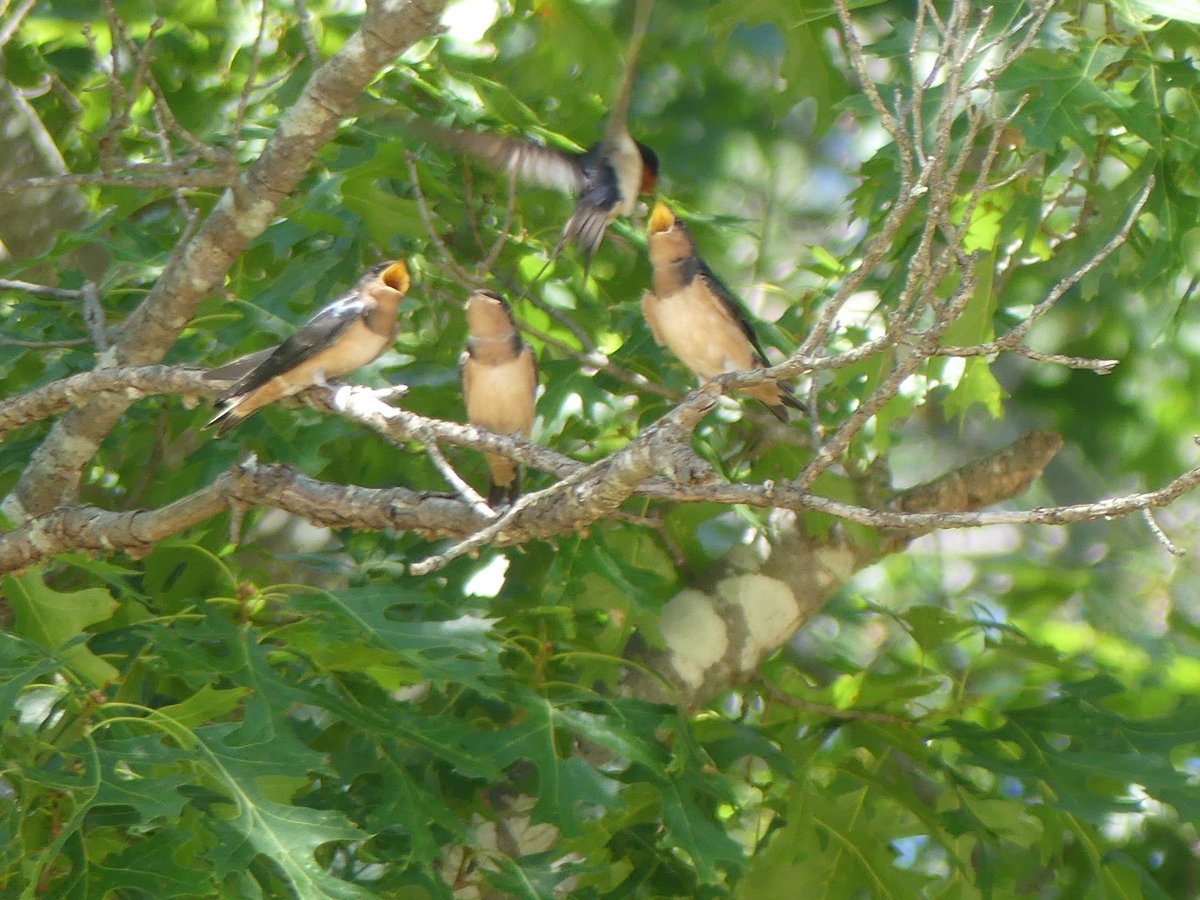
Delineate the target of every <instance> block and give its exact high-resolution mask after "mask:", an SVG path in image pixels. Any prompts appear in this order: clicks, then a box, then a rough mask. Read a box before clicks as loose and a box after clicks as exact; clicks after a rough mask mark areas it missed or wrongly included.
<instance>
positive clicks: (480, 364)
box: [458, 291, 537, 507]
mask: <svg viewBox="0 0 1200 900" xmlns="http://www.w3.org/2000/svg"><path fill="white" fill-rule="evenodd" d="M458 373H459V377H460V378H461V380H462V391H463V402H464V403H465V404H466V407H467V421H468V422H470V423H471V424H472V425H474V426H476V427H478V428H486V429H487V430H488V431H494V432H496V433H497V434H519V435H521V436H522V437H529V432H530V431H531V430H532V429H533V400H534V394H535V393H536V392H537V365H536V364H535V363H534V361H533V351H532V350H530V349H529V345H527V344H526V343H525V342H524V341H523V340H521V336H520V335H519V334H518V333H517V324H516V322H515V321H514V320H513V317H512V312H511V310H509V308H508V304H507V303H505V302H504V298H503V297H501V296H500V295H499V294H496V293H493V292H492V291H475V292H474V293H473V294H471V297H470V299H468V300H467V349H466V350H464V351H463V354H462V356H461V357H460V358H459V362H458ZM484 458H485V459H486V460H487V467H488V471H489V472H490V473H491V481H490V484H489V486H488V504H489V505H491V506H493V507H495V506H496V505H497V504H500V503H504V502H508V503H512V502H514V501H515V500H516V499H517V497H518V495H519V494H520V493H521V472H520V469H518V467H517V464H516V463H515V462H514V461H513V460H511V459H509V458H508V457H505V456H497V455H496V454H494V453H485V454H484Z"/></svg>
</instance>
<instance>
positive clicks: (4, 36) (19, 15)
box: [0, 0, 37, 50]
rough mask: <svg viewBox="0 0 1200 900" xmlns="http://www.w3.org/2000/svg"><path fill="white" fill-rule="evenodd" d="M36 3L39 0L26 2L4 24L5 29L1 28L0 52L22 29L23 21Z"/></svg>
mask: <svg viewBox="0 0 1200 900" xmlns="http://www.w3.org/2000/svg"><path fill="white" fill-rule="evenodd" d="M36 2H37V0H25V2H24V3H22V4H21V5H20V6H18V7H17V8H16V9H14V10H13V12H12V15H11V17H10V18H9V20H8V21H7V22H5V23H4V27H3V28H0V50H3V49H4V47H5V45H7V44H8V42H9V41H11V40H12V39H13V35H14V34H16V33H17V29H18V28H20V27H21V21H22V20H23V19H24V18H25V17H26V16H27V15H29V11H30V10H31V9H33V5H34V4H35V3H36ZM6 5H7V4H6Z"/></svg>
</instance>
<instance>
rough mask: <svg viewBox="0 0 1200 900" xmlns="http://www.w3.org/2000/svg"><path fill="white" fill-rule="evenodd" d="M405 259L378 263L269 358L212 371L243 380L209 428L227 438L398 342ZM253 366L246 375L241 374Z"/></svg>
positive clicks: (230, 392)
mask: <svg viewBox="0 0 1200 900" xmlns="http://www.w3.org/2000/svg"><path fill="white" fill-rule="evenodd" d="M408 285H409V278H408V267H407V266H406V265H405V264H404V260H395V261H393V262H385V263H379V264H378V265H375V266H372V267H371V268H370V269H369V270H367V272H366V274H365V275H363V276H362V278H360V279H359V280H358V283H357V284H355V285H354V287H352V288H351V289H350V290H349V291H347V292H346V293H345V294H343V295H342V296H341V297H339V298H338V299H337V300H334V301H333V302H332V303H330V304H329V305H328V306H326V307H325V308H324V309H322V310H321V311H320V312H318V313H317V314H316V315H315V316H313V317H312V318H311V319H309V320H308V321H307V322H305V323H304V324H303V325H302V326H300V330H299V331H297V332H296V333H295V334H293V335H292V336H291V337H289V338H288V339H287V340H286V341H284V342H283V343H282V344H280V345H279V346H278V347H276V348H275V349H274V350H273V351H270V353H269V354H267V355H265V358H264V359H262V360H261V361H258V357H259V356H261V355H264V354H266V351H259V353H258V354H251V355H250V356H249V357H243V358H242V359H238V360H234V361H233V362H231V363H226V364H225V365H224V366H221V367H219V368H218V369H215V370H213V371H212V372H210V373H209V374H210V377H211V376H213V375H214V374H217V373H226V372H227V373H229V375H230V376H231V377H237V378H238V380H237V381H236V382H235V383H234V384H233V385H232V386H231V387H230V388H229V389H228V390H226V391H225V393H223V394H222V395H221V396H220V397H218V398H217V406H218V407H219V408H220V410H219V412H218V413H217V414H216V415H215V416H213V417H212V419H210V420H209V422H208V423H207V424H206V425H205V426H204V427H205V428H208V427H209V426H211V425H216V426H217V434H224V433H225V432H227V431H228V430H229V429H230V428H232V427H233V426H234V425H236V424H237V423H238V422H240V421H242V419H244V418H246V417H247V416H249V415H251V414H252V413H254V412H256V411H258V410H260V409H262V408H263V407H264V406H266V405H267V404H268V403H273V402H274V401H276V400H278V399H279V398H280V397H289V396H291V395H292V394H295V393H298V392H299V391H302V390H304V389H305V388H307V387H311V386H312V385H314V384H321V383H323V382H324V381H325V380H327V379H329V378H337V377H338V376H339V375H345V374H346V373H347V372H350V371H352V370H354V369H357V368H358V367H359V366H365V365H366V364H367V363H369V362H371V360H373V359H375V358H376V357H378V356H379V355H380V354H382V353H383V351H384V350H386V349H387V348H388V347H390V346H391V345H392V341H394V340H395V339H396V332H397V330H398V329H399V322H398V321H397V319H396V312H397V308H398V307H399V305H400V300H401V299H402V298H403V297H404V295H405V294H406V293H407V292H408ZM248 364H253V367H252V368H250V370H249V371H247V372H245V374H241V369H244V368H246V366H247V365H248Z"/></svg>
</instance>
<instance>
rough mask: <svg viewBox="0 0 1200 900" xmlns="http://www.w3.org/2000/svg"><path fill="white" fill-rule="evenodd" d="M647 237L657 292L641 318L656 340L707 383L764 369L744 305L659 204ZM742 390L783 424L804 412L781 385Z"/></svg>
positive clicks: (645, 298) (648, 296) (647, 299)
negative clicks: (791, 412)
mask: <svg viewBox="0 0 1200 900" xmlns="http://www.w3.org/2000/svg"><path fill="white" fill-rule="evenodd" d="M646 233H647V243H648V244H649V247H650V264H651V265H652V266H653V268H654V290H653V291H647V292H646V293H645V294H643V295H642V314H643V315H644V316H645V317H646V324H648V325H649V326H650V331H651V332H652V333H653V334H654V339H655V340H656V341H657V342H658V343H659V344H660V345H665V346H667V347H669V348H670V350H671V352H672V353H674V354H675V355H676V356H677V357H679V360H680V362H682V363H683V364H684V365H685V366H687V367H688V368H689V369H691V370H692V371H693V372H694V373H695V374H697V375H699V376H700V377H701V378H703V379H708V378H713V377H715V376H717V375H720V374H722V373H724V372H738V371H744V370H748V369H762V368H765V367H766V365H767V358H766V355H765V354H764V353H763V349H762V346H761V345H760V344H759V342H758V338H757V337H755V335H754V331H753V329H751V327H750V322H749V320H748V319H747V318H746V314H745V313H744V312H743V311H742V308H741V304H739V303H738V301H737V300H736V299H735V298H734V296H733V294H732V293H730V291H729V289H728V288H726V287H725V285H723V284H721V282H720V281H719V280H718V279H717V277H716V276H715V275H714V274H713V273H712V270H711V269H710V268H709V267H708V266H707V265H706V264H705V262H704V260H702V259H701V258H700V256H699V254H697V253H696V243H695V241H694V240H693V239H692V235H691V232H689V231H688V229H687V226H686V225H684V224H683V223H682V222H680V221H678V220H677V219H676V218H675V215H674V213H672V212H671V211H670V210H669V209H667V207H666V205H665V204H663V203H657V204H655V206H654V212H653V213H652V214H651V215H650V222H649V224H648V225H647V227H646ZM741 390H742V391H743V392H744V393H746V394H749V395H750V396H751V397H753V398H754V399H755V400H760V401H762V402H763V403H764V404H765V405H766V407H767V409H769V410H770V411H771V412H772V413H773V414H774V415H775V417H776V418H777V419H779V421H781V422H786V421H787V420H788V412H787V409H786V407H789V406H790V407H792V408H793V409H798V410H800V411H801V412H803V411H804V405H803V404H802V403H801V402H800V401H799V400H797V399H796V396H795V395H794V394H793V393H792V392H791V391H790V390H788V389H787V388H786V387H785V386H783V385H782V384H771V383H766V384H758V385H755V386H753V387H747V388H742V389H741Z"/></svg>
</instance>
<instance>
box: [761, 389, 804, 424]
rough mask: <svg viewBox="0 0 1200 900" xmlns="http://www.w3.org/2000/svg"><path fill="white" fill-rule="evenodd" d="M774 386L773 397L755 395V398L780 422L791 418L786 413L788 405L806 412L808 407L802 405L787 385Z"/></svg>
mask: <svg viewBox="0 0 1200 900" xmlns="http://www.w3.org/2000/svg"><path fill="white" fill-rule="evenodd" d="M775 387H776V388H777V390H776V391H775V394H776V396H775V397H773V398H771V399H770V400H768V399H766V398H764V397H756V398H755V399H757V400H759V402H761V403H762V405H763V406H765V407H766V408H767V409H768V410H770V412H771V415H773V416H774V417H775V418H777V419H778V420H779V421H780V422H784V423H786V422H787V421H788V419H790V418H791V416H790V414H789V413H788V407H791V408H792V409H794V410H797V411H798V412H800V413H807V412H808V407H807V406H805V405H804V403H803V402H802V401H801V400H800V398H799V397H797V396H796V395H795V394H793V393H792V391H791V389H790V388H789V387H787V385H783V384H776V385H775Z"/></svg>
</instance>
